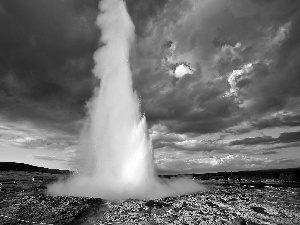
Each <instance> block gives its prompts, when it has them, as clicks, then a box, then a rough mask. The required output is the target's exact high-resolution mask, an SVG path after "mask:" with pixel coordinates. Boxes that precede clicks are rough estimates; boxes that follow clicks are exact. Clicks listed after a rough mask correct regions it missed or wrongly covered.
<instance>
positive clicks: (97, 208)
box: [0, 186, 300, 225]
mask: <svg viewBox="0 0 300 225" xmlns="http://www.w3.org/2000/svg"><path fill="white" fill-rule="evenodd" d="M150 209H151V211H150ZM237 221H239V223H240V224H241V222H242V221H245V222H246V224H248V225H249V224H250V225H255V224H288V225H290V224H300V189H299V188H290V187H284V188H282V187H262V188H256V187H248V188H240V187H238V186H229V187H224V186H213V187H212V189H211V190H210V191H208V192H204V193H193V194H189V195H183V196H174V197H168V198H162V199H153V200H152V201H147V200H136V199H129V200H122V201H104V200H101V199H92V198H79V197H67V196H49V195H46V194H43V193H42V192H39V191H37V192H11V193H9V194H5V195H3V193H2V195H1V196H0V224H3V225H4V224H5V225H8V224H70V225H71V224H72V225H77V224H86V225H89V224H238V223H237Z"/></svg>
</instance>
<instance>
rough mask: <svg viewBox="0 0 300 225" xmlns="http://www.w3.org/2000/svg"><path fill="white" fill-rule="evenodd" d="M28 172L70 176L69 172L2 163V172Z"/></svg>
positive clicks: (22, 164) (0, 169) (0, 168)
mask: <svg viewBox="0 0 300 225" xmlns="http://www.w3.org/2000/svg"><path fill="white" fill-rule="evenodd" d="M10 170H14V171H28V172H41V173H52V174H69V173H71V172H70V171H69V170H59V169H49V168H45V167H39V166H33V165H29V164H25V163H16V162H0V171H10Z"/></svg>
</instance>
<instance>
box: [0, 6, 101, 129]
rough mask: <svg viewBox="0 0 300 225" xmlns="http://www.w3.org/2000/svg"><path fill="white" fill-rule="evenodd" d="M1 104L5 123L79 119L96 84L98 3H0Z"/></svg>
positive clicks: (43, 122) (58, 121) (60, 121)
mask: <svg viewBox="0 0 300 225" xmlns="http://www.w3.org/2000/svg"><path fill="white" fill-rule="evenodd" d="M1 3H2V4H1V6H2V9H3V10H2V11H4V12H5V13H0V33H1V36H0V96H1V98H0V104H1V114H2V116H6V118H7V119H10V120H16V119H21V120H22V119H29V120H32V121H37V122H38V123H42V124H44V125H45V123H47V121H52V122H50V123H53V122H54V123H55V121H57V123H58V124H59V123H64V122H68V121H73V120H78V119H80V118H82V115H83V113H84V107H83V105H84V103H85V101H86V100H88V99H89V98H90V97H91V95H92V91H93V88H94V87H95V85H96V84H97V81H96V80H95V79H94V78H93V76H92V74H91V70H92V67H93V59H92V55H93V52H94V51H95V49H96V48H97V46H98V37H99V30H98V29H97V28H96V26H95V24H94V21H95V19H96V16H97V13H98V10H97V5H98V1H96V0H88V1H79V0H72V1H71V0H67V1H47V0H24V1H17V0H11V1H1Z"/></svg>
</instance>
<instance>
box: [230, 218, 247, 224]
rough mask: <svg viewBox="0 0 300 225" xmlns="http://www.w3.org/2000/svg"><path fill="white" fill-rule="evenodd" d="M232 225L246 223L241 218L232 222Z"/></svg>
mask: <svg viewBox="0 0 300 225" xmlns="http://www.w3.org/2000/svg"><path fill="white" fill-rule="evenodd" d="M233 225H247V223H246V220H245V219H244V218H243V217H238V218H236V219H235V220H234V221H233Z"/></svg>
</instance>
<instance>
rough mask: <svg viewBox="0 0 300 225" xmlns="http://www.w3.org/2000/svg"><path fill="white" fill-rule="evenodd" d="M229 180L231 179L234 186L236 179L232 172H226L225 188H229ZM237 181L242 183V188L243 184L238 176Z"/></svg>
mask: <svg viewBox="0 0 300 225" xmlns="http://www.w3.org/2000/svg"><path fill="white" fill-rule="evenodd" d="M229 178H230V179H231V181H232V184H234V179H235V177H234V175H233V173H232V171H230V174H229V173H227V172H226V171H225V173H224V181H225V186H228V185H229V182H228V181H229ZM237 179H238V181H239V183H240V186H241V184H242V179H241V176H239V175H238V176H237Z"/></svg>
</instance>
